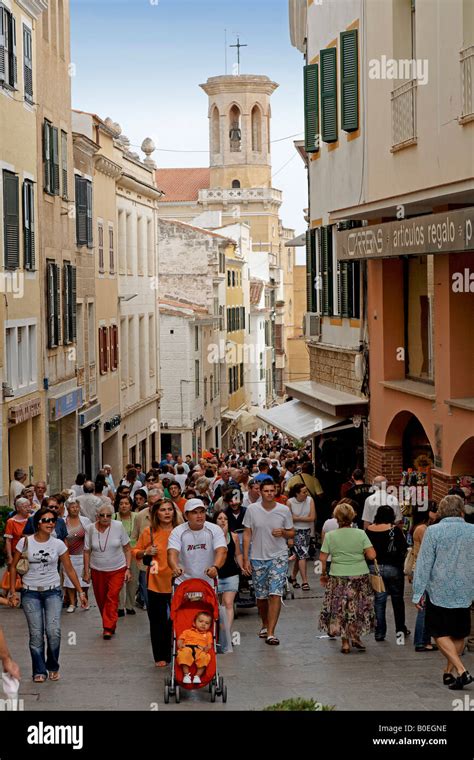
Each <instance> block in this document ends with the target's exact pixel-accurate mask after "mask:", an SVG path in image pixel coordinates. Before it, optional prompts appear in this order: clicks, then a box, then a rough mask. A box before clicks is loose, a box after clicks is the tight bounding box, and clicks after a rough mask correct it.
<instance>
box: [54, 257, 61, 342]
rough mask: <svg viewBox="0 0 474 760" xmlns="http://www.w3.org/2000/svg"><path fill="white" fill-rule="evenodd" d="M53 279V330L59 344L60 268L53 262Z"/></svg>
mask: <svg viewBox="0 0 474 760" xmlns="http://www.w3.org/2000/svg"><path fill="white" fill-rule="evenodd" d="M53 267H54V268H53V280H54V292H53V298H54V332H55V344H56V346H59V344H60V342H61V306H60V299H61V282H60V274H59V272H60V270H59V266H58V265H57V264H53Z"/></svg>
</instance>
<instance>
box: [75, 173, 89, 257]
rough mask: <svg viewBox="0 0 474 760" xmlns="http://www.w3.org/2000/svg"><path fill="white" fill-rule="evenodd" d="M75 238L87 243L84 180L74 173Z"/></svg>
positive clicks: (78, 241) (81, 242) (79, 242)
mask: <svg viewBox="0 0 474 760" xmlns="http://www.w3.org/2000/svg"><path fill="white" fill-rule="evenodd" d="M76 240H77V245H78V246H81V245H87V188H86V180H85V179H83V178H82V177H79V176H78V175H77V174H76Z"/></svg>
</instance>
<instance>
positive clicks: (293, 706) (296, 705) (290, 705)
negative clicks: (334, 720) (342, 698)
mask: <svg viewBox="0 0 474 760" xmlns="http://www.w3.org/2000/svg"><path fill="white" fill-rule="evenodd" d="M334 709H335V705H323V704H321V702H315V700H314V699H303V698H302V697H297V698H296V699H295V698H292V699H284V700H283V702H278V703H277V704H276V705H269V706H268V707H264V708H263V711H264V712H267V711H268V712H271V711H274V712H277V711H278V712H282V711H287V710H292V711H299V712H301V711H303V712H320V711H321V712H331V711H332V710H334Z"/></svg>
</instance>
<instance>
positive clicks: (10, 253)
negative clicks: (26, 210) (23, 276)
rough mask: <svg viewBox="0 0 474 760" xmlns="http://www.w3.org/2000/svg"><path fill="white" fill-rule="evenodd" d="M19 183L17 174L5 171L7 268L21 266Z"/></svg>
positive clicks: (4, 214) (4, 218) (4, 199)
mask: <svg viewBox="0 0 474 760" xmlns="http://www.w3.org/2000/svg"><path fill="white" fill-rule="evenodd" d="M18 194H19V184H18V177H17V175H16V174H12V173H11V172H6V171H4V172H3V228H4V246H5V268H6V269H18V267H19V266H20V203H19V197H18Z"/></svg>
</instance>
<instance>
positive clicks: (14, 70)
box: [9, 14, 18, 87]
mask: <svg viewBox="0 0 474 760" xmlns="http://www.w3.org/2000/svg"><path fill="white" fill-rule="evenodd" d="M9 16H10V30H11V39H10V67H11V68H10V84H11V86H12V87H16V86H17V84H18V63H17V57H16V20H15V17H14V15H13V14H9Z"/></svg>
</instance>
